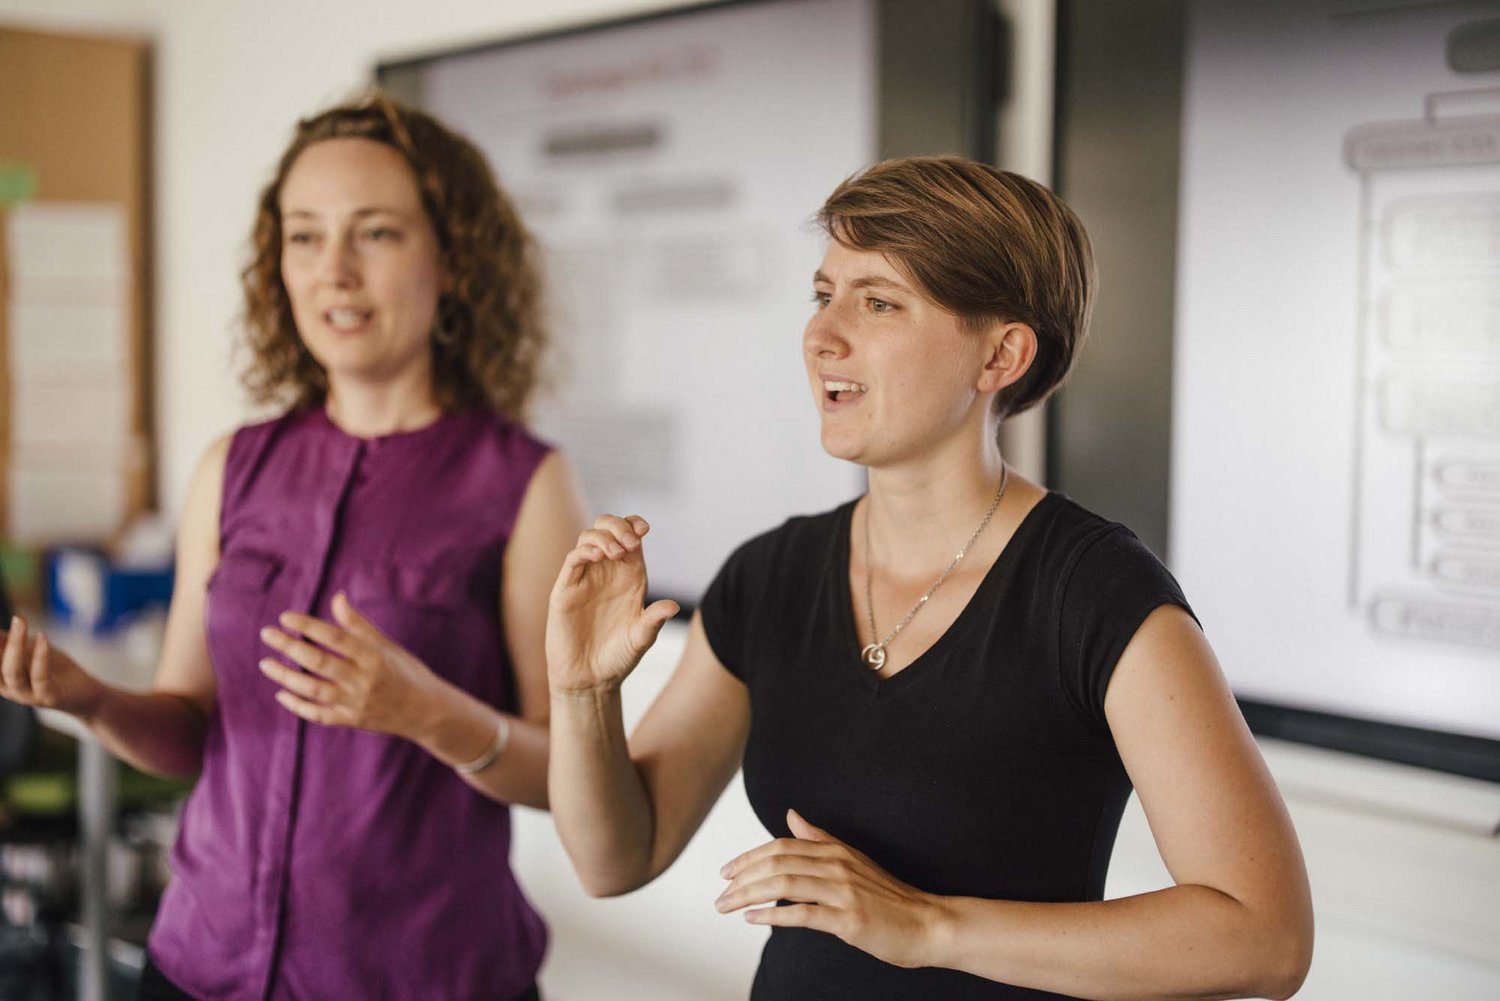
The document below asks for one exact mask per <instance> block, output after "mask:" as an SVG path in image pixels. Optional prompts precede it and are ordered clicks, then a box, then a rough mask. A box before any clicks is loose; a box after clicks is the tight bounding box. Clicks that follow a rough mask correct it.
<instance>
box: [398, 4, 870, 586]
mask: <svg viewBox="0 0 1500 1001" xmlns="http://www.w3.org/2000/svg"><path fill="white" fill-rule="evenodd" d="M872 6H873V5H872V4H871V3H870V2H869V0H799V2H775V3H753V4H741V5H733V6H729V7H721V8H711V9H706V10H697V11H691V12H687V13H683V14H679V15H673V16H668V17H662V18H654V19H651V20H649V21H645V22H636V23H623V24H619V25H614V26H605V27H602V28H598V29H592V30H588V31H583V32H579V33H573V34H567V35H562V36H555V37H545V38H540V39H534V40H526V41H520V42H515V43H508V44H503V45H499V46H495V47H491V48H487V49H483V50H479V51H474V52H467V53H459V54H455V55H448V56H442V57H438V58H435V59H433V60H432V61H431V62H430V63H428V64H427V66H426V67H425V69H424V71H423V74H422V79H421V93H422V101H423V103H424V105H425V107H426V108H427V109H428V110H430V111H432V112H433V113H434V114H436V115H438V116H439V117H440V118H442V119H443V120H445V121H447V122H448V123H450V124H451V125H453V126H454V127H456V128H458V129H460V130H462V131H463V132H465V133H466V134H467V135H469V136H470V137H471V138H473V139H474V141H475V142H476V143H477V144H478V145H479V146H480V147H481V149H482V150H483V151H484V152H485V154H486V155H487V156H488V157H489V159H490V162H491V163H492V164H493V165H494V167H495V169H496V172H497V175H498V178H499V180H500V183H501V185H502V186H503V187H504V188H505V189H506V190H507V191H509V192H510V193H511V195H512V196H513V197H514V198H515V199H516V200H517V203H518V205H519V206H520V209H521V212H522V215H523V216H524V218H525V220H526V223H527V225H528V226H529V227H530V228H531V229H532V231H533V232H534V233H535V234H536V236H537V238H538V241H539V243H540V244H541V247H542V248H543V251H544V255H545V266H546V281H547V284H548V290H549V291H548V301H549V307H548V314H549V317H550V320H551V324H552V328H553V331H554V334H555V347H554V349H553V350H554V354H555V356H556V357H555V362H556V364H555V365H554V367H553V383H554V387H553V391H552V392H551V393H550V394H548V395H547V397H546V398H545V399H544V400H543V401H542V402H541V405H540V406H539V407H538V408H537V412H536V414H535V420H534V424H535V426H536V428H537V430H538V431H539V433H541V434H542V435H543V436H544V437H547V438H549V439H550V440H552V441H554V442H556V443H558V444H560V445H561V446H562V447H563V448H564V449H566V451H567V452H568V454H569V455H570V457H571V459H572V460H573V462H574V463H575V465H576V466H577V467H578V469H579V471H580V474H581V477H582V479H583V482H584V487H585V490H586V491H587V494H588V496H589V500H590V503H591V504H592V506H593V507H594V509H595V510H596V511H608V512H614V513H620V514H624V513H639V514H641V515H644V516H645V517H646V518H647V519H648V520H650V521H651V523H652V526H653V531H652V535H651V538H650V540H649V542H648V560H649V564H650V568H651V573H652V582H651V583H652V590H653V591H654V592H655V593H658V594H662V595H670V596H672V597H676V598H678V599H679V600H684V601H686V602H688V603H695V602H696V601H697V600H698V598H699V596H700V595H701V593H702V591H703V589H704V588H705V587H706V586H707V584H708V582H709V580H710V579H711V578H712V576H713V574H714V573H715V572H716V571H717V569H718V567H719V566H720V564H721V563H722V562H723V560H724V559H725V557H726V556H728V554H729V553H730V552H731V551H732V550H733V549H734V547H735V546H737V545H738V544H739V543H740V542H743V541H744V540H746V539H748V538H749V537H751V536H752V535H755V534H757V533H759V532H762V531H765V530H766V529H768V528H771V527H774V526H775V525H777V524H779V523H780V522H781V521H782V520H783V519H785V518H786V517H787V516H789V515H792V514H798V513H808V512H813V511H819V510H824V509H827V508H829V507H832V506H834V505H836V504H838V503H840V502H842V501H844V500H846V499H848V498H849V497H851V496H853V495H855V494H856V493H858V492H859V491H860V490H861V489H862V483H863V478H862V475H861V474H860V472H859V470H858V468H857V467H855V466H853V465H850V464H848V463H843V462H840V461H837V460H834V459H832V458H830V457H828V456H827V455H826V454H825V453H824V452H823V450H822V448H821V446H820V445H819V437H818V424H817V420H818V418H817V412H816V410H815V408H814V405H813V399H812V396H811V391H810V389H809V388H808V384H807V379H806V375H805V372H804V369H803V365H802V357H801V332H802V328H803V325H804V324H805V322H806V320H807V317H808V315H809V313H810V310H811V302H810V297H811V278H812V273H813V271H814V270H815V269H816V268H817V265H818V262H819V261H820V259H821V255H822V251H823V245H824V241H823V239H822V238H821V236H820V235H819V234H818V233H817V232H815V231H814V229H813V227H811V226H810V225H809V220H810V219H811V217H812V215H813V214H814V213H815V212H816V210H817V208H818V207H819V206H820V205H821V204H822V202H823V199H824V198H826V197H827V195H828V193H829V192H830V191H832V190H833V188H834V186H835V185H836V184H837V183H838V182H839V181H840V180H842V179H843V178H844V177H846V176H847V175H849V174H851V173H853V172H854V171H856V170H858V169H860V168H861V167H863V166H864V165H866V164H868V163H869V162H871V161H872V160H873V159H874V157H875V149H876V93H875V87H876V80H875V75H876V69H875V60H876V53H875V39H874V14H873V12H872Z"/></svg>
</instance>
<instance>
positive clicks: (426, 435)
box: [148, 409, 548, 1001]
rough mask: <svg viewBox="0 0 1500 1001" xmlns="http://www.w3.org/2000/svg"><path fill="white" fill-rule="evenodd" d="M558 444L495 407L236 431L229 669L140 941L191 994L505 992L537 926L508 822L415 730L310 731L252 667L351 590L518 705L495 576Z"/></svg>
mask: <svg viewBox="0 0 1500 1001" xmlns="http://www.w3.org/2000/svg"><path fill="white" fill-rule="evenodd" d="M547 451H548V449H547V446H546V445H544V444H542V443H541V442H539V441H538V440H536V439H535V438H533V437H532V436H531V435H530V434H528V433H527V432H526V431H525V430H524V429H523V428H521V427H520V426H518V425H516V424H512V423H509V422H507V421H506V420H504V419H503V418H501V417H498V416H496V415H494V414H491V413H483V412H464V413H455V414H448V415H445V416H443V417H441V418H440V419H438V420H437V421H436V422H434V423H433V424H431V425H429V426H427V427H425V428H421V429H419V430H416V431H411V432H403V433H399V434H393V435H388V436H385V437H380V438H371V439H360V438H355V437H352V436H350V435H348V434H346V433H344V432H343V431H341V430H340V429H339V428H337V427H336V426H335V425H334V424H333V423H332V422H331V421H330V420H329V419H328V416H327V415H326V413H325V412H324V411H323V410H322V409H316V410H310V411H301V412H293V413H290V414H287V415H285V416H283V417H281V418H280V419H278V420H274V421H270V422H268V423H265V424H259V425H255V426H253V427H247V428H243V429H241V430H240V431H239V432H237V433H236V434H235V436H234V439H233V442H232V443H231V445H230V448H229V456H228V462H227V466H226V468H225V470H224V491H223V502H222V508H221V513H220V557H219V565H218V567H217V569H216V570H215V571H214V573H213V576H212V577H211V578H210V580H209V582H208V600H207V610H206V613H205V620H206V627H207V636H208V646H209V651H210V653H211V655H212V658H213V665H214V673H215V675H216V677H217V680H218V697H217V712H216V714H215V716H214V718H213V720H212V721H211V722H210V724H209V728H208V734H207V741H206V744H205V747H204V755H203V772H202V774H201V776H200V778H199V780H198V784H197V786H196V788H195V789H194V790H193V793H192V795H191V797H190V798H189V799H188V802H187V806H186V808H185V809H184V812H183V816H182V827H181V831H180V833H179V835H178V838H177V844H176V846H175V847H174V848H173V852H172V869H173V879H172V882H171V884H170V885H169V886H168V888H167V891H166V895H165V896H164V897H163V900H162V905H161V909H160V912H159V913H158V916H157V920H156V925H155V927H154V928H153V929H152V932H151V938H150V941H149V945H148V948H149V951H150V954H151V957H152V959H153V960H154V961H155V962H156V964H157V966H158V967H159V968H160V969H161V970H162V972H163V973H164V974H166V976H167V977H168V979H170V980H172V981H173V982H174V983H176V984H177V985H178V986H180V987H181V988H183V989H184V990H186V991H187V992H188V993H190V994H192V995H194V996H195V997H200V998H203V999H205V1001H210V999H214V1001H217V999H234V1001H242V999H243V1001H250V999H254V1001H270V999H274V1001H290V999H320V1001H321V999H353V998H359V999H385V998H389V999H392V1001H398V999H399V1001H424V999H432V1001H469V999H474V1001H478V999H481V998H482V999H484V1001H496V999H505V998H511V997H514V996H515V995H517V994H519V993H520V992H521V991H523V990H525V989H526V988H527V987H529V986H530V985H531V984H532V982H533V981H534V980H535V978H536V973H537V970H538V968H539V967H540V966H541V962H542V955H543V953H544V952H545V950H546V944H547V934H546V929H545V927H544V926H543V924H542V921H541V919H540V918H539V917H538V916H537V914H536V912H535V911H534V910H533V909H532V907H531V905H530V903H529V902H528V901H527V900H526V898H525V896H524V895H523V894H522V892H521V889H520V887H519V886H518V885H517V883H516V879H515V876H514V875H513V874H512V873H511V870H510V865H509V854H510V812H509V808H508V807H506V806H505V805H504V804H501V803H496V802H494V801H492V800H490V799H487V798H485V797H483V796H481V795H479V794H478V793H477V792H475V791H474V790H473V789H471V788H469V787H468V786H467V785H465V784H464V783H463V781H461V780H460V779H459V777H458V776H457V775H455V774H454V773H453V772H452V770H450V769H449V768H447V767H445V766H444V765H443V764H442V763H441V762H439V761H438V760H437V759H436V758H433V757H432V756H431V755H429V754H427V753H426V752H425V751H423V750H422V749H421V748H419V747H417V746H416V745H415V744H412V743H410V742H408V741H405V740H399V739H397V738H394V737H388V736H384V735H381V734H375V733H368V732H365V731H361V730H352V729H344V728H336V727H324V726H318V725H316V724H309V723H305V722H303V721H302V720H300V719H299V718H298V717H296V716H294V715H292V714H291V713H289V712H287V711H286V710H284V709H282V708H281V706H280V705H278V704H277V702H276V700H275V698H274V696H275V693H276V690H277V687H276V686H275V685H274V684H273V683H272V682H271V681H270V680H268V679H267V678H266V677H264V676H263V675H262V674H261V673H260V671H259V670H258V669H257V668H256V661H257V660H259V659H260V658H261V657H262V656H265V655H267V654H269V653H270V650H269V648H267V647H265V646H264V645H263V644H262V643H261V641H260V639H259V638H258V635H257V634H258V632H259V630H260V628H261V627H262V626H263V625H266V624H268V623H273V622H274V621H275V620H276V616H277V615H278V614H279V613H280V612H282V611H284V610H286V609H297V610H301V611H309V612H311V613H312V614H314V615H317V616H319V617H321V618H324V619H330V620H331V619H332V613H331V612H330V609H329V602H330V601H331V600H332V598H333V596H334V594H336V593H337V592H338V591H340V590H343V591H345V592H346V593H347V594H348V595H349V599H350V601H351V602H353V604H354V606H355V607H356V608H358V609H359V610H361V611H362V612H364V614H365V615H366V616H368V617H369V618H370V619H371V620H372V621H373V622H374V623H375V624H376V625H377V626H378V627H379V628H380V629H381V630H383V631H384V632H385V633H386V635H388V636H390V637H391V638H392V639H394V640H395V641H396V642H398V643H400V644H402V645H403V646H405V647H406V648H407V649H409V650H411V651H412V652H413V653H415V654H416V655H417V656H418V657H420V658H421V659H422V660H423V661H424V662H425V663H426V664H427V665H428V666H429V667H431V668H432V669H433V670H434V671H436V672H437V673H438V674H441V675H442V676H444V677H445V678H447V679H448V680H449V681H451V682H453V683H454V684H456V685H458V686H459V687H460V688H463V689H464V690H466V691H468V692H470V693H472V694H474V695H475V696H477V697H478V698H480V699H482V700H484V701H485V702H487V703H489V704H491V705H494V706H497V707H499V708H502V709H510V710H513V709H514V708H515V703H516V696H515V688H514V684H513V679H512V674H511V665H510V659H509V655H508V653H507V648H506V644H505V636H504V634H503V632H502V627H501V621H500V614H499V604H500V597H499V595H500V569H501V558H502V555H503V554H504V552H505V546H506V543H507V541H508V540H509V538H510V533H511V529H512V528H513V527H514V524H515V519H516V513H517V510H518V508H519V507H520V504H521V498H522V496H523V494H524V493H525V490H526V486H527V484H528V482H529V481H530V479H531V475H532V473H533V472H534V471H535V470H536V467H537V465H538V464H539V463H540V462H541V460H542V458H543V457H544V456H545V455H546V453H547Z"/></svg>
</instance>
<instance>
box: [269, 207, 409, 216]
mask: <svg viewBox="0 0 1500 1001" xmlns="http://www.w3.org/2000/svg"><path fill="white" fill-rule="evenodd" d="M351 214H352V215H353V216H354V218H356V219H365V218H368V217H369V216H372V215H393V216H396V217H397V218H399V219H405V218H407V217H408V216H407V213H405V212H403V211H401V210H400V209H393V208H386V207H385V206H383V205H372V206H369V207H367V208H359V209H355V210H354V212H353V213H351ZM281 217H282V218H283V219H317V218H319V213H317V212H314V211H312V210H311V209H288V210H287V211H285V212H283V213H282V214H281Z"/></svg>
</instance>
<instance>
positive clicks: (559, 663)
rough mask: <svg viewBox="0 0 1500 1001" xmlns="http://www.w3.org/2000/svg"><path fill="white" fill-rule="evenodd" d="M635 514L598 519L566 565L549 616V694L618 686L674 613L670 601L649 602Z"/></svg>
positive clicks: (642, 525)
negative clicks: (646, 604)
mask: <svg viewBox="0 0 1500 1001" xmlns="http://www.w3.org/2000/svg"><path fill="white" fill-rule="evenodd" d="M650 530H651V526H650V525H648V524H647V523H646V519H644V518H642V517H640V516H639V515H631V516H630V517H629V518H618V517H615V516H614V515H608V514H606V515H601V516H600V517H599V519H598V520H597V521H595V522H594V527H593V528H591V529H589V530H587V531H585V532H584V533H583V534H581V535H580V536H579V537H578V544H577V545H576V546H574V547H573V550H572V551H571V552H569V553H568V555H567V558H566V559H565V560H563V566H562V570H561V572H559V574H558V575H557V583H556V584H554V585H553V587H552V597H551V601H550V603H549V605H548V612H547V676H548V680H549V681H550V683H551V685H552V688H553V690H554V691H567V692H583V691H591V690H598V689H609V688H615V687H618V686H619V684H620V683H621V682H622V681H624V680H625V678H626V676H627V675H629V674H630V672H631V671H633V670H634V669H635V665H636V664H638V663H639V662H640V659H641V657H642V656H643V655H644V654H645V652H646V651H647V650H649V649H650V648H651V644H652V643H655V642H656V634H657V633H659V632H660V631H661V627H662V624H663V623H665V622H666V621H667V620H668V619H670V618H671V617H672V616H674V615H676V614H677V608H678V606H677V603H676V602H675V601H668V600H662V601H655V602H652V603H651V605H650V607H644V606H645V601H646V559H645V556H644V554H643V551H642V548H641V540H642V538H644V537H645V535H646V533H647V532H649V531H650Z"/></svg>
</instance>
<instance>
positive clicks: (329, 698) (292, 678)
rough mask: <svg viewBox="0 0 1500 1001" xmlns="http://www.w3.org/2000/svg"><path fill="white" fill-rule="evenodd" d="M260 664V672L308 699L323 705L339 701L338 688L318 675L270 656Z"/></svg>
mask: <svg viewBox="0 0 1500 1001" xmlns="http://www.w3.org/2000/svg"><path fill="white" fill-rule="evenodd" d="M258 666H259V667H260V672H261V673H262V674H264V675H265V676H266V677H268V678H270V679H271V680H272V681H274V682H276V683H277V684H278V685H280V686H281V687H282V688H283V689H286V690H288V691H290V692H292V693H293V694H295V695H297V696H299V697H301V698H302V699H304V700H306V701H309V702H316V703H318V704H320V705H323V706H328V705H329V704H331V703H334V702H337V701H338V688H337V687H335V686H334V685H333V684H332V683H331V682H328V681H324V680H323V679H322V678H319V677H317V676H316V675H312V674H304V673H303V672H301V671H293V670H292V669H291V668H289V667H287V666H286V665H284V664H278V663H277V662H276V661H274V660H272V659H271V658H270V657H265V658H263V659H262V660H261V661H260V663H259V665H258Z"/></svg>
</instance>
